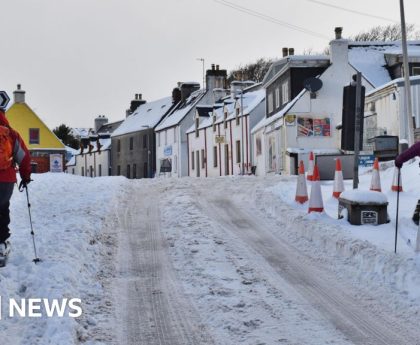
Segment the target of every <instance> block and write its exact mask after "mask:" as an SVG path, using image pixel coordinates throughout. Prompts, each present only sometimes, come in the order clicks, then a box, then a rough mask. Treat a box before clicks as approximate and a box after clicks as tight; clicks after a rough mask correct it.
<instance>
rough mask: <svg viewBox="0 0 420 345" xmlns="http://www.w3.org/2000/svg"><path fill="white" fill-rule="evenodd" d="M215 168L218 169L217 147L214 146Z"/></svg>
mask: <svg viewBox="0 0 420 345" xmlns="http://www.w3.org/2000/svg"><path fill="white" fill-rule="evenodd" d="M213 166H214V167H215V168H216V167H217V146H213Z"/></svg>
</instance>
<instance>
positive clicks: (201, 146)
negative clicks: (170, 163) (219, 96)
mask: <svg viewBox="0 0 420 345" xmlns="http://www.w3.org/2000/svg"><path fill="white" fill-rule="evenodd" d="M237 84H238V83H237ZM248 84H249V83H248ZM236 86H238V85H236ZM239 87H240V86H239ZM256 88H258V86H253V87H251V88H250V89H244V92H243V94H239V95H238V94H237V93H236V92H235V90H233V91H232V96H231V97H227V98H224V99H223V103H222V102H219V103H215V104H214V105H213V106H211V107H209V108H207V109H205V111H198V110H197V111H196V116H195V123H194V125H193V126H192V127H191V128H190V129H189V130H188V131H187V136H188V151H189V154H188V156H189V160H190V164H189V176H202V177H207V176H224V175H238V174H242V173H244V174H248V173H251V171H252V166H254V164H253V161H252V156H251V151H252V149H251V147H252V143H251V137H250V129H251V127H253V126H254V125H255V124H256V123H258V122H259V121H260V120H261V119H262V118H263V117H264V115H265V102H264V100H265V90H257V91H252V90H255V89H256ZM197 109H200V108H199V107H197Z"/></svg>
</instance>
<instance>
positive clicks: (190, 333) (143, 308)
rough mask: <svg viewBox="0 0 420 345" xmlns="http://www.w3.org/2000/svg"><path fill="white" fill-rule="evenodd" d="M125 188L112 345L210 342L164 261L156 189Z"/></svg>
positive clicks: (166, 258)
mask: <svg viewBox="0 0 420 345" xmlns="http://www.w3.org/2000/svg"><path fill="white" fill-rule="evenodd" d="M130 188H131V190H130V192H129V193H127V198H126V199H125V200H122V202H121V203H120V210H119V215H120V216H119V218H120V229H119V237H120V238H119V253H118V256H117V260H118V262H117V265H118V267H117V277H116V278H115V282H114V293H115V296H116V304H117V309H118V310H117V314H118V315H117V322H118V324H117V325H116V331H118V332H119V334H118V338H119V341H118V344H133V345H141V344H145V345H146V344H147V345H196V344H197V345H198V344H203V345H205V344H213V342H212V340H211V338H210V337H209V336H208V334H207V332H206V330H205V329H204V327H203V326H202V325H201V324H200V320H199V318H198V317H197V315H196V312H195V310H194V309H193V308H192V307H191V306H190V304H189V302H188V301H187V299H186V298H185V297H184V296H183V295H182V287H181V286H180V284H179V282H178V281H177V278H176V276H175V274H174V271H173V268H172V265H171V263H170V261H169V259H168V256H167V253H166V244H165V242H164V240H163V238H162V234H161V230H160V219H159V217H160V216H159V205H158V200H157V197H158V190H157V188H153V187H152V186H147V185H145V183H142V184H140V183H138V184H137V183H136V184H135V183H132V184H130ZM145 196H147V197H145Z"/></svg>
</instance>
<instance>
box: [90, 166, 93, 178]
mask: <svg viewBox="0 0 420 345" xmlns="http://www.w3.org/2000/svg"><path fill="white" fill-rule="evenodd" d="M89 176H90V177H93V167H92V166H91V165H90V166H89Z"/></svg>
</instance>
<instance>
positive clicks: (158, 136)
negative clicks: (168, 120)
mask: <svg viewBox="0 0 420 345" xmlns="http://www.w3.org/2000/svg"><path fill="white" fill-rule="evenodd" d="M157 142H158V146H159V147H160V132H158V133H157Z"/></svg>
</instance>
